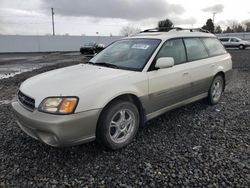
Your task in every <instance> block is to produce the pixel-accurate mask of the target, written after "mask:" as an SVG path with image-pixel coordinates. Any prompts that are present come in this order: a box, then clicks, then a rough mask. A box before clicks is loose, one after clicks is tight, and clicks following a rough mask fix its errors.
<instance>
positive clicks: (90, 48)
mask: <svg viewBox="0 0 250 188" xmlns="http://www.w3.org/2000/svg"><path fill="white" fill-rule="evenodd" d="M104 48H105V45H104V44H98V43H96V42H90V43H87V44H84V45H83V46H82V47H81V48H80V52H81V53H82V54H95V53H99V52H100V51H102V50H103V49H104Z"/></svg>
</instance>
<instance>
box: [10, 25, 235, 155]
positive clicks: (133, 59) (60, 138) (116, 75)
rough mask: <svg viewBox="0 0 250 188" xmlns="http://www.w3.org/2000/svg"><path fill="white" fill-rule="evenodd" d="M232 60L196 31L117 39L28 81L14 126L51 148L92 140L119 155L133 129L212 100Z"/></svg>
mask: <svg viewBox="0 0 250 188" xmlns="http://www.w3.org/2000/svg"><path fill="white" fill-rule="evenodd" d="M231 73H232V61H231V56H230V55H229V54H228V53H227V51H226V50H225V49H224V47H223V45H222V44H221V43H220V41H219V40H218V39H217V38H216V37H215V36H214V35H213V34H210V33H206V32H203V31H202V30H200V29H180V28H175V29H172V30H170V31H169V32H159V31H158V30H157V29H152V30H146V31H144V32H141V33H140V34H138V35H136V36H133V37H128V38H124V39H121V40H119V41H116V42H114V43H112V44H111V45H109V46H108V47H107V48H106V49H104V50H103V51H101V52H100V53H99V54H97V55H96V56H95V57H93V58H92V59H91V60H90V61H89V62H88V63H82V64H79V65H74V66H71V67H66V68H61V69H57V70H53V71H49V72H46V73H43V74H40V75H37V76H34V77H32V78H30V79H28V80H26V81H25V82H23V83H22V85H21V86H20V89H19V91H18V94H17V97H16V98H17V99H16V100H15V101H14V102H13V103H12V106H13V108H14V111H15V114H16V116H17V120H18V124H19V126H20V128H21V129H22V130H23V131H24V132H25V133H27V134H28V135H30V136H31V137H33V138H35V139H38V140H40V141H42V142H44V143H46V144H49V145H51V146H56V147H61V146H69V145H75V144H81V143H85V142H89V141H93V140H95V139H96V140H97V141H99V143H101V144H103V145H104V146H106V147H107V148H110V149H113V150H115V149H119V148H122V147H124V146H126V145H128V144H129V143H130V142H131V141H132V140H133V138H134V137H135V136H136V133H137V130H138V127H139V126H141V125H143V124H144V123H145V122H146V121H148V120H150V119H152V118H154V117H156V116H159V115H161V114H163V113H165V112H167V111H169V110H171V109H174V108H177V107H180V106H183V105H186V104H188V103H191V102H194V101H197V100H200V99H202V98H207V99H208V101H209V102H210V103H211V104H216V103H218V102H219V100H220V98H221V95H222V92H223V90H224V88H225V85H226V83H227V82H228V80H229V79H230V77H231Z"/></svg>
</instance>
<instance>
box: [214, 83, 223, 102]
mask: <svg viewBox="0 0 250 188" xmlns="http://www.w3.org/2000/svg"><path fill="white" fill-rule="evenodd" d="M222 90H223V85H222V82H221V80H216V81H215V82H214V84H213V87H212V98H213V100H214V101H218V100H219V99H220V97H221V94H222Z"/></svg>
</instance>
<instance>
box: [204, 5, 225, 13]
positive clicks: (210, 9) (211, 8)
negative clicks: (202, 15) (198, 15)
mask: <svg viewBox="0 0 250 188" xmlns="http://www.w3.org/2000/svg"><path fill="white" fill-rule="evenodd" d="M202 10H203V11H204V12H216V13H221V12H223V10H224V5H222V4H216V5H213V6H209V7H206V8H204V9H202Z"/></svg>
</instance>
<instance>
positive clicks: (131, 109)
mask: <svg viewBox="0 0 250 188" xmlns="http://www.w3.org/2000/svg"><path fill="white" fill-rule="evenodd" d="M139 123H140V116H139V112H138V109H137V107H136V106H135V105H134V104H133V103H131V102H127V101H121V100H118V101H115V102H113V103H112V104H111V105H109V106H108V108H107V109H105V110H104V112H103V113H102V115H101V117H100V120H99V122H98V126H97V132H96V136H97V141H98V142H99V143H101V144H102V145H104V146H105V147H107V148H109V149H112V150H116V149H120V148H122V147H124V146H126V145H128V144H129V143H131V142H132V140H133V139H134V137H135V135H136V133H137V130H138V127H139Z"/></svg>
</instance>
